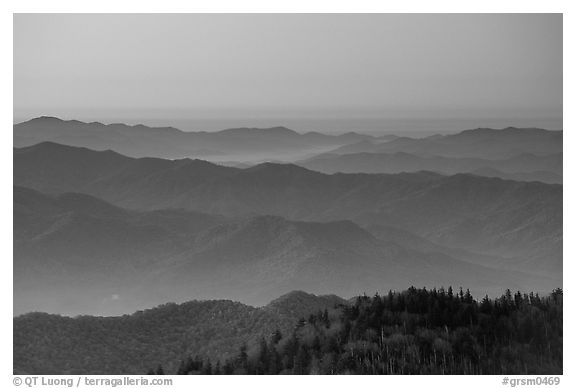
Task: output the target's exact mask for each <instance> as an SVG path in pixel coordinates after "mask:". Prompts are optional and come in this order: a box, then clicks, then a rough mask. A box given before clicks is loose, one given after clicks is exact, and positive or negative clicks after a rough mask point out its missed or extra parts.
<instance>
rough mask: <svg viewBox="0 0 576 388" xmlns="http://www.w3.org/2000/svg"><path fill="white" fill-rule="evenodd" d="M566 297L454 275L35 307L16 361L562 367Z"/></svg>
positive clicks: (194, 368) (246, 368) (189, 366)
mask: <svg viewBox="0 0 576 388" xmlns="http://www.w3.org/2000/svg"><path fill="white" fill-rule="evenodd" d="M295 305H296V306H298V309H299V310H300V312H299V313H298V314H301V315H302V314H306V315H304V316H301V317H300V318H298V316H297V315H294V314H293V313H292V311H293V310H292V307H293V306H295ZM562 307H563V302H562V290H561V289H556V290H554V291H553V293H552V294H551V295H549V296H544V297H543V296H539V295H538V294H533V293H529V294H521V293H515V294H513V293H512V292H510V291H509V290H508V291H507V292H506V293H505V294H504V295H503V296H502V297H499V298H496V299H489V298H488V297H485V298H483V299H482V300H481V301H478V300H475V299H474V298H473V297H472V296H471V295H470V294H469V292H468V291H466V292H464V291H463V290H460V291H459V292H455V291H453V290H452V288H451V287H449V288H448V289H447V290H445V289H443V288H441V289H432V290H426V289H416V288H413V287H411V288H409V289H408V290H407V291H404V292H400V293H398V292H392V291H390V292H388V293H387V294H385V296H379V295H376V296H374V297H368V296H359V297H357V298H355V299H354V300H353V301H352V302H344V301H343V300H342V299H339V298H337V297H334V296H331V297H316V296H313V295H308V294H305V293H301V292H295V293H291V294H289V295H286V296H284V297H282V298H280V299H279V300H277V301H275V302H272V303H271V304H270V305H269V306H266V307H263V308H254V307H249V306H246V305H242V304H240V303H234V302H230V301H205V302H188V303H183V304H181V305H177V304H168V305H164V306H160V307H157V308H154V309H151V310H146V311H140V312H137V313H135V314H132V315H124V316H121V317H109V318H101V317H90V316H84V317H77V318H65V317H61V316H57V315H49V314H40V313H33V314H26V315H23V316H20V317H16V318H14V373H15V374H53V373H54V374H66V373H70V374H116V373H118V374H131V373H132V374H142V373H145V372H146V371H151V373H162V374H164V373H165V374H541V375H555V374H562V371H563V365H562V364H563V354H562V343H563V327H562ZM306 308H308V311H305V310H306Z"/></svg>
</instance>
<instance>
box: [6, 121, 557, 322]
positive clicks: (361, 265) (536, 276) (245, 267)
mask: <svg viewBox="0 0 576 388" xmlns="http://www.w3.org/2000/svg"><path fill="white" fill-rule="evenodd" d="M96 135H97V136H96ZM94 136H96V137H97V138H98V139H99V140H98V141H99V142H100V143H98V142H95V141H94ZM41 138H50V139H57V140H62V141H64V142H71V143H80V144H82V145H84V146H86V147H75V146H70V145H65V144H59V143H56V142H40V143H37V144H34V145H31V146H26V147H20V148H15V149H14V185H15V188H14V252H15V262H14V271H15V272H14V273H15V286H14V287H15V312H16V313H22V312H26V311H32V310H40V311H51V312H60V313H64V314H78V313H84V314H85V313H95V314H107V315H109V314H118V313H125V312H131V311H134V310H135V309H138V308H145V307H152V306H154V305H156V304H160V303H164V302H168V301H180V302H184V301H187V300H190V299H207V298H208V299H214V298H222V299H228V298H230V296H231V295H233V296H234V299H235V300H238V301H242V302H246V303H248V304H252V305H263V304H266V303H268V302H269V301H270V299H271V298H273V297H278V296H280V295H282V294H285V293H287V292H289V291H292V290H294V289H303V290H305V291H309V292H315V293H337V294H339V295H342V296H351V295H356V294H359V293H362V292H368V293H371V292H376V291H380V292H385V291H387V290H388V289H390V288H405V287H408V286H410V285H417V286H427V287H430V286H441V285H447V284H453V285H465V286H466V287H470V288H471V290H472V291H473V292H477V293H480V294H484V293H490V294H493V295H495V294H498V293H501V292H502V290H504V289H505V288H517V289H521V290H528V289H531V290H540V291H549V289H551V288H553V287H556V286H558V285H559V284H560V285H561V274H562V186H561V185H560V184H546V183H543V182H538V180H540V181H544V182H558V183H561V181H562V179H561V174H562V153H561V152H562V149H561V144H562V133H561V132H553V131H545V130H539V129H526V130H523V129H516V128H508V129H505V130H499V131H498V130H488V129H477V130H470V131H464V132H462V133H460V134H456V135H446V136H433V137H429V138H424V139H409V138H398V137H394V136H387V137H381V138H373V137H366V136H363V135H356V134H349V135H343V136H328V135H320V134H313V133H308V134H305V135H300V134H298V133H296V132H294V131H291V130H288V129H285V128H272V129H248V128H244V129H231V130H224V131H220V132H217V133H184V132H181V131H179V130H177V129H174V128H148V127H143V126H134V127H131V126H126V125H123V124H113V125H103V124H99V123H90V124H86V123H81V122H77V121H62V120H59V119H55V118H46V117H43V118H39V119H35V120H31V121H29V122H26V123H22V124H18V125H16V126H15V142H16V144H17V145H18V144H22V143H23V142H24V143H25V142H31V143H34V142H36V141H38V139H41ZM120 139H124V140H125V141H124V142H123V141H120ZM185 139H192V140H190V141H188V140H185ZM198 139H200V140H198ZM202 139H203V140H202ZM207 139H208V140H207ZM176 143H178V147H181V148H178V147H176V146H175V144H176ZM305 143H306V144H307V145H306V146H304V145H303V144H305ZM146 144H147V145H146ZM328 144H332V151H331V152H330V153H321V154H319V155H317V156H315V157H313V158H311V159H308V160H306V161H303V162H301V165H302V166H305V167H306V168H304V167H302V166H297V165H294V164H279V163H261V164H257V165H252V166H243V167H242V168H235V167H229V166H224V165H218V164H214V163H211V162H208V161H205V160H200V159H189V158H184V159H163V158H155V157H150V155H148V154H149V153H151V149H149V148H146V147H152V148H154V150H156V151H155V153H156V154H158V153H160V154H164V151H162V150H163V149H164V148H163V147H164V146H165V150H171V152H172V154H171V156H175V155H180V154H190V153H191V152H192V153H194V150H197V149H199V148H204V149H206V148H207V147H208V146H209V145H210V146H211V147H212V149H213V150H215V149H216V148H218V150H219V152H220V151H222V152H224V156H225V157H226V158H227V157H228V156H230V154H228V153H227V152H232V153H233V152H236V151H238V150H239V152H240V153H255V154H263V153H265V152H269V151H272V152H276V151H278V152H279V154H281V153H282V152H283V151H282V150H296V151H297V152H300V151H298V150H302V149H307V150H309V149H311V147H316V146H322V147H324V146H327V145H328ZM342 144H350V145H344V146H341V145H342ZM157 145H158V146H157ZM216 145H217V147H216ZM108 146H112V147H111V148H114V147H116V148H121V149H124V150H128V151H129V149H128V148H125V147H133V149H132V151H131V153H132V154H137V155H148V156H146V157H134V156H126V155H122V154H121V153H118V152H115V151H112V150H105V151H103V150H98V149H100V148H106V147H108ZM123 147H124V148H123ZM227 147H228V148H227ZM90 148H95V149H90ZM208 148H210V147H208ZM233 149H234V150H233ZM363 149H368V150H369V152H358V151H361V150H363ZM235 150H236V151H235ZM348 152H351V153H348ZM129 153H130V152H129ZM152 154H154V153H152ZM164 156H166V155H164ZM228 160H231V159H228ZM309 168H310V169H309ZM311 169H312V170H318V171H312V170H311ZM423 170H428V171H423ZM319 171H323V172H319ZM341 172H345V173H341ZM382 172H386V173H382ZM461 172H466V173H465V174H462V173H461ZM480 175H494V176H501V177H505V178H510V177H513V178H515V179H513V180H512V179H500V178H490V177H484V176H480ZM534 177H539V179H533V178H534ZM528 180H530V181H531V182H527V181H528ZM532 180H536V181H532ZM150 284H153V285H154V286H153V287H150Z"/></svg>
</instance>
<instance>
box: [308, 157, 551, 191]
mask: <svg viewBox="0 0 576 388" xmlns="http://www.w3.org/2000/svg"><path fill="white" fill-rule="evenodd" d="M297 164H298V165H301V166H303V167H306V168H309V169H311V170H315V171H320V172H324V173H329V174H332V173H336V172H344V173H388V174H390V173H392V174H394V173H400V172H417V171H421V170H429V171H435V172H438V173H442V174H449V175H452V174H458V173H472V174H475V175H481V176H489V177H500V178H503V179H513V180H520V181H540V182H544V183H562V153H557V154H550V155H534V154H526V153H524V154H520V155H516V156H514V157H511V158H508V159H497V160H489V159H480V158H463V157H462V158H457V157H443V156H419V155H416V154H410V153H407V152H395V153H382V152H380V153H371V152H358V153H347V154H337V153H328V154H322V155H318V156H315V157H312V158H310V159H308V160H303V161H301V162H298V163H297Z"/></svg>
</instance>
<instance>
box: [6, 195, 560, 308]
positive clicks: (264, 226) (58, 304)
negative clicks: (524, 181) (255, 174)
mask: <svg viewBox="0 0 576 388" xmlns="http://www.w3.org/2000/svg"><path fill="white" fill-rule="evenodd" d="M374 228H375V227H373V228H372V229H373V230H379V232H378V233H380V234H378V235H375V234H372V233H370V232H368V231H367V230H365V229H363V228H361V227H360V226H358V225H357V224H355V223H353V222H352V221H348V220H341V221H330V222H310V221H308V222H303V221H291V220H287V219H285V218H282V217H279V216H269V215H268V216H249V217H242V218H238V217H232V218H230V217H223V216H218V215H211V214H204V213H198V212H192V211H185V210H176V209H171V210H170V209H167V210H156V211H135V210H126V209H122V208H119V207H116V206H113V205H110V204H107V203H106V202H103V201H102V200H99V199H97V198H94V197H91V196H89V195H86V194H74V193H66V194H61V195H57V196H48V195H45V194H42V193H39V192H37V191H35V190H32V189H28V188H22V187H15V188H14V306H15V309H16V311H17V313H21V312H25V311H31V310H38V309H39V310H48V311H58V312H64V313H67V314H78V313H89V312H94V311H98V312H101V313H106V314H118V313H120V312H124V311H133V310H134V309H138V308H142V307H145V306H150V305H151V304H159V303H162V302H163V301H166V300H171V301H181V300H187V299H190V298H192V297H193V298H197V299H206V298H229V297H230V296H231V295H234V298H236V299H237V300H240V301H245V302H249V303H251V304H263V303H267V302H268V301H270V299H271V298H273V297H275V296H279V295H281V294H283V293H285V292H288V291H290V290H293V289H303V290H306V291H309V292H314V293H327V292H331V291H332V290H338V292H339V293H340V294H343V295H354V294H358V293H362V292H376V291H381V292H382V291H386V290H382V289H380V288H379V287H398V288H400V287H405V286H406V285H407V284H408V285H411V284H417V285H422V286H435V285H445V284H460V282H461V283H466V284H468V285H469V286H470V287H472V288H473V289H474V290H482V291H481V292H494V293H499V292H501V290H502V289H503V287H506V286H509V285H513V286H514V287H515V288H518V289H524V288H525V287H526V285H528V284H529V285H530V286H531V288H532V289H542V290H545V289H548V288H550V287H553V286H555V285H557V283H558V279H557V278H554V277H547V276H541V275H530V274H528V273H520V272H517V271H518V269H519V268H520V267H522V265H519V266H518V267H517V268H515V267H514V266H512V265H508V266H507V267H506V266H505V264H506V262H505V261H503V259H502V260H501V261H502V262H500V263H498V261H497V260H496V261H495V260H491V261H489V262H487V263H486V265H485V264H484V263H483V261H484V257H482V256H481V255H476V256H474V255H472V254H463V253H461V252H459V251H457V250H454V249H452V250H450V249H446V248H442V247H440V246H434V245H433V244H430V243H426V242H419V240H418V237H416V236H411V235H410V233H409V232H406V231H404V232H385V233H382V232H380V231H381V230H383V229H381V228H380V229H378V228H376V229H374ZM375 236H376V237H375ZM415 241H416V243H415ZM461 254H462V256H463V260H460V255H461ZM524 260H525V259H524ZM548 260H550V259H548ZM520 264H524V266H523V268H524V269H525V270H526V269H532V270H536V269H538V268H539V267H540V266H541V265H543V266H544V267H545V268H550V267H552V268H553V267H554V265H555V264H554V262H553V261H549V262H544V263H539V264H538V263H536V264H535V263H530V265H528V266H526V264H525V263H522V262H520ZM150 284H154V287H152V288H150V287H149V285H150ZM489 290H492V291H489Z"/></svg>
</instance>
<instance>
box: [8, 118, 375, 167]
mask: <svg viewBox="0 0 576 388" xmlns="http://www.w3.org/2000/svg"><path fill="white" fill-rule="evenodd" d="M367 138H372V137H371V136H368V135H360V134H356V133H348V134H344V135H326V134H320V133H318V132H308V133H304V134H300V133H298V132H296V131H293V130H291V129H288V128H285V127H272V128H231V129H225V130H221V131H217V132H184V131H181V130H179V129H176V128H174V127H155V128H152V127H147V126H145V125H134V126H131V125H126V124H108V125H106V124H102V123H99V122H92V123H84V122H81V121H78V120H69V121H65V120H61V119H58V118H56V117H39V118H35V119H32V120H29V121H26V122H23V123H19V124H15V125H14V146H15V147H24V146H30V145H34V144H38V143H41V142H45V141H52V142H56V143H61V144H66V145H72V146H78V147H87V148H90V149H94V150H108V149H110V150H114V151H117V152H120V153H122V154H125V155H129V156H134V157H147V156H151V157H161V158H168V159H174V158H183V157H203V158H205V157H219V156H220V155H239V154H243V155H246V154H248V155H249V154H250V153H268V154H270V153H271V152H276V153H278V152H300V153H302V152H306V150H312V149H314V148H318V147H324V148H326V147H328V148H330V147H338V146H341V145H344V144H350V143H353V142H355V141H360V140H361V139H367Z"/></svg>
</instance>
